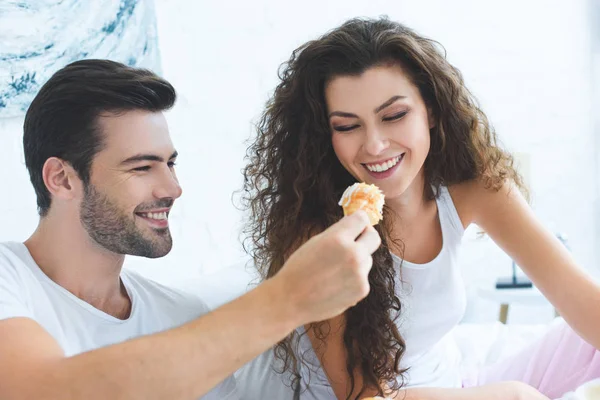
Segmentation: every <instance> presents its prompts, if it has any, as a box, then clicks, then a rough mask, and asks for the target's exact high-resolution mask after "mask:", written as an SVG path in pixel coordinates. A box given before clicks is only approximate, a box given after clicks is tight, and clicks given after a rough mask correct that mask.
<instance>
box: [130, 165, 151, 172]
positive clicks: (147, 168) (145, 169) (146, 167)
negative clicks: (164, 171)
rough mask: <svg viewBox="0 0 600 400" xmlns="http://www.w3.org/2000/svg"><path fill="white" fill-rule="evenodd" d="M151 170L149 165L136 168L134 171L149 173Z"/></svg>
mask: <svg viewBox="0 0 600 400" xmlns="http://www.w3.org/2000/svg"><path fill="white" fill-rule="evenodd" d="M149 169H150V166H149V165H145V166H143V167H137V168H134V169H133V170H134V171H140V172H142V171H148V170H149Z"/></svg>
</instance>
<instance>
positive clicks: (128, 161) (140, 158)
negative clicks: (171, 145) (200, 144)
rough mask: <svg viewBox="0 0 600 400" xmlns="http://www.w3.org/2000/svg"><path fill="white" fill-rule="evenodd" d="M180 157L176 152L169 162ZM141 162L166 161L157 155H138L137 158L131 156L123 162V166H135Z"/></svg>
mask: <svg viewBox="0 0 600 400" xmlns="http://www.w3.org/2000/svg"><path fill="white" fill-rule="evenodd" d="M178 155H179V153H177V152H176V151H175V152H174V153H173V154H171V157H169V160H172V159H174V158H177V156H178ZM139 161H156V162H165V159H164V158H162V157H161V156H159V155H156V154H136V155H135V156H131V157H129V158H127V159H125V160H123V161H121V165H124V164H133V163H136V162H139Z"/></svg>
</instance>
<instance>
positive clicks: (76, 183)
mask: <svg viewBox="0 0 600 400" xmlns="http://www.w3.org/2000/svg"><path fill="white" fill-rule="evenodd" d="M42 177H43V179H44V184H45V185H46V188H47V189H48V191H49V192H50V194H51V195H52V197H53V198H58V199H63V200H67V201H68V200H72V199H74V198H75V197H77V194H78V192H79V190H80V188H81V186H82V185H81V179H79V176H78V174H77V172H76V171H75V170H74V169H73V167H72V166H71V165H70V164H69V163H68V162H66V161H64V160H61V159H60V158H58V157H50V158H49V159H47V160H46V162H45V163H44V166H43V167H42Z"/></svg>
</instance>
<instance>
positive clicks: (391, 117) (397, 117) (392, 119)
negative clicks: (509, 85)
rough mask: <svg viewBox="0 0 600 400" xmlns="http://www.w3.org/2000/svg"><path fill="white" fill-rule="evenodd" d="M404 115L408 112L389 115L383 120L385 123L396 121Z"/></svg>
mask: <svg viewBox="0 0 600 400" xmlns="http://www.w3.org/2000/svg"><path fill="white" fill-rule="evenodd" d="M406 114H408V111H402V112H399V113H396V114H393V115H390V116H389V117H384V118H383V120H384V121H386V122H390V121H397V120H399V119H401V118H402V117H404V116H405V115H406Z"/></svg>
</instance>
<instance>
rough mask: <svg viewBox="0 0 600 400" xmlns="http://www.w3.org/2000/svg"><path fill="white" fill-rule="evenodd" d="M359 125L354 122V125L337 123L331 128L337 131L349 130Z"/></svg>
mask: <svg viewBox="0 0 600 400" xmlns="http://www.w3.org/2000/svg"><path fill="white" fill-rule="evenodd" d="M359 126H360V125H358V124H354V125H338V126H334V127H333V130H335V131H338V132H349V131H351V130H353V129H356V128H358V127H359Z"/></svg>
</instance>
